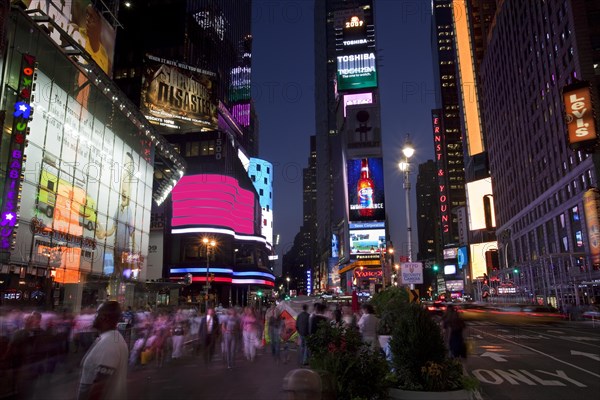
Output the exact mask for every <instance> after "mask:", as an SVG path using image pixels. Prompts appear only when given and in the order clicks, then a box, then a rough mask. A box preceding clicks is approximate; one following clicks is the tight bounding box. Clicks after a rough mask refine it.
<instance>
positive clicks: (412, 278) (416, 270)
mask: <svg viewBox="0 0 600 400" xmlns="http://www.w3.org/2000/svg"><path fill="white" fill-rule="evenodd" d="M400 269H401V279H402V284H406V285H413V284H420V283H423V263H420V262H410V263H402V264H400Z"/></svg>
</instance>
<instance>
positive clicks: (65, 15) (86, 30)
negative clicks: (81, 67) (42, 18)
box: [22, 0, 116, 76]
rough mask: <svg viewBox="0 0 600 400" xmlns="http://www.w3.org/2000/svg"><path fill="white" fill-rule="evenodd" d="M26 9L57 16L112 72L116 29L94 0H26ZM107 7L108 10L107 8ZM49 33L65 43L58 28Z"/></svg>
mask: <svg viewBox="0 0 600 400" xmlns="http://www.w3.org/2000/svg"><path fill="white" fill-rule="evenodd" d="M22 3H24V4H26V7H27V9H39V10H42V11H43V12H44V13H45V14H46V15H48V16H49V17H50V18H51V19H52V20H54V21H55V22H56V23H57V24H58V25H59V26H60V27H61V28H63V29H64V30H65V32H66V33H67V34H68V35H69V36H71V38H73V39H74V40H75V41H76V42H77V43H79V44H80V45H81V47H83V48H84V49H85V51H86V52H87V53H88V54H89V55H90V56H91V57H92V58H93V59H94V61H95V62H96V64H98V66H99V67H100V68H102V70H103V71H104V72H105V73H106V74H107V75H109V76H111V74H112V73H111V71H112V64H113V55H114V49H115V37H116V31H115V29H114V28H113V27H112V26H111V25H110V24H109V23H108V21H107V20H106V19H105V18H104V17H103V16H102V12H101V11H99V10H98V9H97V8H96V7H94V6H93V4H92V3H94V2H92V1H91V0H69V1H64V0H63V1H57V0H44V1H38V0H33V1H32V0H29V1H23V2H22ZM107 11H108V10H107ZM50 37H52V39H53V40H54V41H55V42H57V43H58V44H59V45H67V43H66V42H65V43H63V42H62V39H61V36H60V34H59V33H58V32H57V31H51V33H50Z"/></svg>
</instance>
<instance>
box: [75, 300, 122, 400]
mask: <svg viewBox="0 0 600 400" xmlns="http://www.w3.org/2000/svg"><path fill="white" fill-rule="evenodd" d="M120 318H121V307H120V306H119V303H118V302H116V301H107V302H105V303H102V305H100V307H99V308H98V312H97V313H96V317H95V318H94V322H93V326H94V328H95V329H97V330H98V331H99V332H100V337H99V338H98V339H96V341H95V342H94V344H93V345H92V347H91V348H90V349H89V351H88V352H87V353H86V355H85V356H84V357H83V360H82V362H81V365H82V369H81V378H80V381H79V390H78V393H77V399H78V400H87V399H126V398H127V385H126V384H127V360H128V357H129V351H128V349H127V343H125V339H123V336H122V335H121V334H120V333H119V331H117V323H118V322H119V319H120Z"/></svg>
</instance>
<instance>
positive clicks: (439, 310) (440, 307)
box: [423, 301, 446, 317]
mask: <svg viewBox="0 0 600 400" xmlns="http://www.w3.org/2000/svg"><path fill="white" fill-rule="evenodd" d="M423 307H425V309H426V310H427V311H429V313H430V314H431V315H432V316H436V317H441V316H443V315H444V313H445V312H446V303H443V302H441V301H427V302H423Z"/></svg>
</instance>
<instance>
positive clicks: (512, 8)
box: [480, 0, 600, 306]
mask: <svg viewBox="0 0 600 400" xmlns="http://www.w3.org/2000/svg"><path fill="white" fill-rule="evenodd" d="M599 12H600V9H599V6H598V2H595V1H584V0H575V1H558V0H551V1H545V2H521V1H513V0H505V1H504V2H501V3H499V7H498V10H497V12H496V15H495V19H494V25H493V28H492V29H491V32H490V36H489V41H488V45H487V49H486V51H485V55H484V57H483V61H482V64H481V73H480V76H481V83H482V98H483V102H482V105H483V111H484V115H485V118H484V121H485V129H486V132H487V145H488V150H489V159H490V171H491V175H492V180H493V182H494V199H495V205H496V220H497V225H498V228H497V230H498V238H499V240H500V242H501V243H500V256H501V266H502V267H503V268H504V270H503V271H502V274H501V276H502V277H504V278H506V277H508V278H509V280H512V281H514V283H515V285H516V286H517V287H518V288H519V289H520V290H522V291H523V294H524V295H525V296H529V297H534V298H537V299H538V301H540V302H548V303H551V304H554V305H558V306H561V305H564V304H566V303H568V302H571V301H574V302H577V304H579V303H580V302H584V301H589V300H590V299H591V298H593V297H594V296H597V295H598V292H597V291H596V292H594V288H593V287H591V286H590V287H588V288H586V290H580V289H581V288H584V287H585V284H584V283H582V282H588V281H592V280H593V279H598V277H599V273H600V271H598V267H597V266H595V265H594V252H593V251H594V249H596V251H597V250H598V249H597V241H596V240H595V239H594V240H592V238H591V236H590V235H595V233H594V229H591V230H590V229H588V227H593V226H594V225H595V224H596V226H597V216H594V213H590V212H588V210H586V211H585V212H584V203H585V202H586V201H585V200H584V199H585V198H586V194H587V193H588V192H589V189H590V188H592V187H594V186H597V185H598V165H597V163H594V158H595V157H596V156H595V155H594V156H592V155H591V154H590V153H588V152H587V151H586V149H585V148H580V149H575V150H572V149H571V148H570V147H569V137H568V135H567V128H566V124H565V119H564V115H565V111H564V110H565V104H564V100H563V95H562V92H563V91H568V90H569V89H568V88H569V85H571V84H573V83H576V82H579V83H581V81H585V82H587V83H589V84H587V83H586V85H587V87H588V88H589V89H590V90H591V93H592V97H594V98H596V99H598V97H597V96H598V84H599V81H598V76H599V74H598V72H599V68H598V65H599V64H600V53H599V52H598V49H597V47H596V48H595V47H593V45H592V44H593V43H598V40H599V39H600V35H599V33H598V29H597V22H596V21H597V18H598V15H599ZM514 21H518V23H514ZM502 60H511V61H510V62H508V63H506V62H503V61H502ZM576 97H577V96H576ZM596 135H597V133H596V134H595V135H594V136H593V140H592V142H593V143H594V144H595V143H597V136H596ZM590 219H591V220H590Z"/></svg>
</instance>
